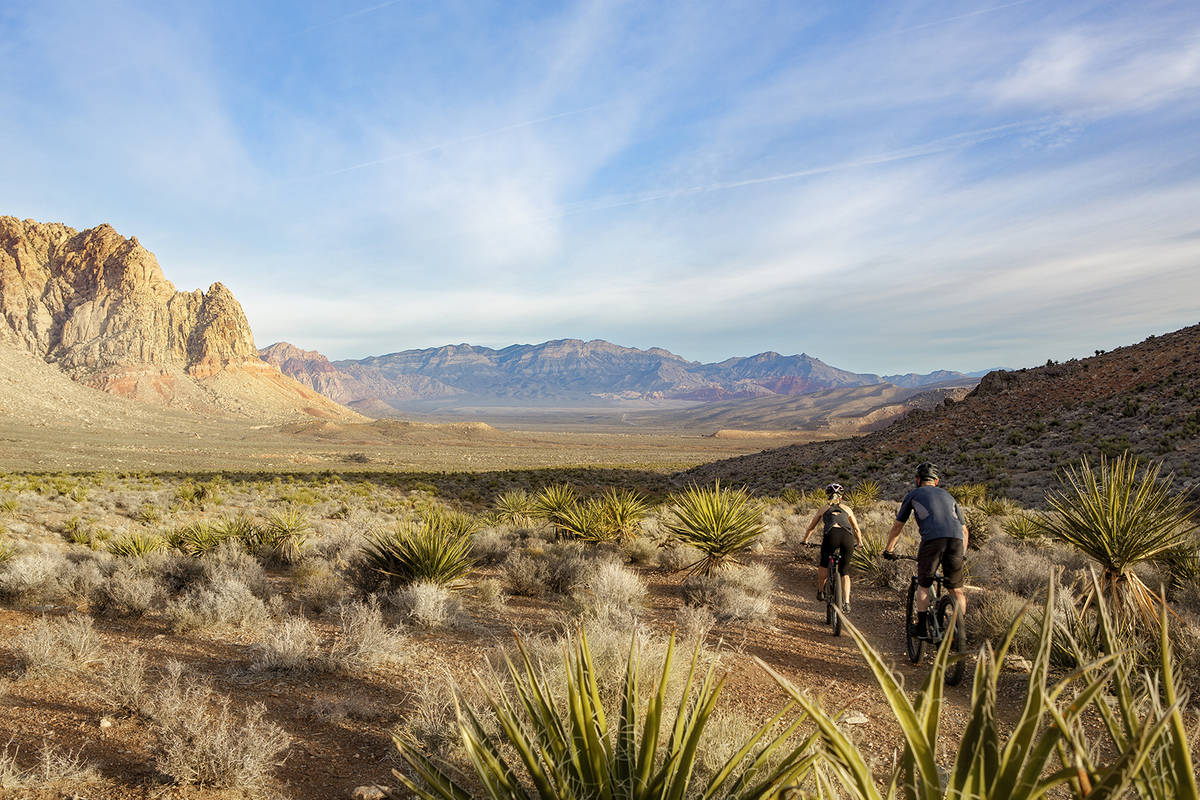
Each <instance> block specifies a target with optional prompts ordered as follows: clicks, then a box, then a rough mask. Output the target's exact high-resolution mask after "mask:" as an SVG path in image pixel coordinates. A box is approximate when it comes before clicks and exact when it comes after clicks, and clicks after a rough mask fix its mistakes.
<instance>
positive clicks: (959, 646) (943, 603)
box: [937, 594, 967, 686]
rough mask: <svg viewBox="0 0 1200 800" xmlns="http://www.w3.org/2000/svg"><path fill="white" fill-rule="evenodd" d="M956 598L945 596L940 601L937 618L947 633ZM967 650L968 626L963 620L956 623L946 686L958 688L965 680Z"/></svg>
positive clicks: (947, 668)
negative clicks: (965, 654) (965, 655)
mask: <svg viewBox="0 0 1200 800" xmlns="http://www.w3.org/2000/svg"><path fill="white" fill-rule="evenodd" d="M953 608H954V596H953V595H951V594H945V595H943V596H942V597H941V599H939V600H938V604H937V618H938V624H939V625H940V626H941V627H942V630H943V631H945V630H947V629H948V628H949V627H950V616H951V614H952V613H953V611H952V609H953ZM966 650H967V626H966V625H964V624H963V620H962V619H961V618H959V619H956V620H955V621H954V638H953V639H952V640H951V641H950V653H951V661H950V664H949V665H948V666H947V667H946V685H948V686H957V685H958V684H959V683H960V682H962V679H963V673H964V672H965V671H966V668H967V665H966V658H965V657H964V653H965V652H966Z"/></svg>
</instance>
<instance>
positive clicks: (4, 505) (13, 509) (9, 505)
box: [0, 497, 21, 514]
mask: <svg viewBox="0 0 1200 800" xmlns="http://www.w3.org/2000/svg"><path fill="white" fill-rule="evenodd" d="M20 507H21V503H20V502H19V501H18V500H17V498H15V497H3V498H0V513H4V514H15V513H17V509H19V508H20Z"/></svg>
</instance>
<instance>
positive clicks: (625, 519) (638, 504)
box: [599, 486, 650, 542]
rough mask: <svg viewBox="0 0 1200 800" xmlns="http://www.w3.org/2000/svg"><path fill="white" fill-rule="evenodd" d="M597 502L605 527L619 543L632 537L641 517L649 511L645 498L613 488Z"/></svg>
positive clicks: (635, 493) (606, 491) (605, 491)
mask: <svg viewBox="0 0 1200 800" xmlns="http://www.w3.org/2000/svg"><path fill="white" fill-rule="evenodd" d="M599 502H600V506H601V510H602V513H603V516H604V524H605V527H606V528H608V530H609V531H610V532H611V534H612V538H614V539H616V540H617V541H619V542H627V541H629V540H630V539H632V538H633V537H634V535H635V534H636V533H637V531H638V525H639V523H641V521H642V517H644V516H646V512H648V511H649V510H650V506H649V504H647V503H646V498H645V497H644V496H642V495H641V494H640V493H638V492H635V491H631V490H629V489H618V488H616V487H614V486H610V487H609V488H607V489H605V490H604V492H603V493H602V494H601V495H600V501H599Z"/></svg>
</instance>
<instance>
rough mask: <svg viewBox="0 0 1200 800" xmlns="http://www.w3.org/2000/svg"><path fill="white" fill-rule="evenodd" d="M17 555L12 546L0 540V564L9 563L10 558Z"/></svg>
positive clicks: (15, 549)
mask: <svg viewBox="0 0 1200 800" xmlns="http://www.w3.org/2000/svg"><path fill="white" fill-rule="evenodd" d="M16 554H17V548H16V547H14V546H13V545H12V544H10V543H8V542H5V541H3V540H0V564H3V563H4V562H5V561H11V560H12V557H13V556H15V555H16Z"/></svg>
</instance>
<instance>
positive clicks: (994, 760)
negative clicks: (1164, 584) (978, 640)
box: [756, 583, 1196, 800]
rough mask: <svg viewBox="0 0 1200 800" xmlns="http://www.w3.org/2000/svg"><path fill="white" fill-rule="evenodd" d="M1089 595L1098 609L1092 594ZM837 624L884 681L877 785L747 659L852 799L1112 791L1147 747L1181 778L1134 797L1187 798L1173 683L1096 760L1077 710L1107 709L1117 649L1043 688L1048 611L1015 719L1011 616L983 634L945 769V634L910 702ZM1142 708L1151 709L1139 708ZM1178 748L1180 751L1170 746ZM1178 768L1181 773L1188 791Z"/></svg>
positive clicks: (1123, 785) (820, 718)
mask: <svg viewBox="0 0 1200 800" xmlns="http://www.w3.org/2000/svg"><path fill="white" fill-rule="evenodd" d="M1098 602H1099V603H1100V604H1101V605H1103V599H1102V598H1101V599H1100V600H1099V601H1098ZM1046 606H1047V607H1048V608H1053V607H1054V586H1053V583H1051V585H1050V587H1049V588H1048V589H1047V597H1046ZM843 624H844V627H845V628H846V630H848V631H849V632H850V635H851V636H852V637H853V638H854V641H855V643H856V644H857V645H858V647H859V650H861V651H862V654H863V656H864V657H865V658H866V660H867V663H868V665H869V666H870V668H871V671H872V672H873V673H874V676H875V679H876V681H877V682H878V683H879V685H880V688H882V689H883V692H884V695H885V696H886V698H887V700H888V703H889V705H890V706H891V709H892V713H893V714H894V715H895V717H896V721H897V722H898V723H899V727H900V730H901V733H902V735H903V739H904V752H903V755H902V757H901V759H900V762H899V763H898V765H897V766H896V768H895V771H894V772H893V775H892V778H891V781H890V783H889V784H888V786H887V788H886V789H881V788H880V786H879V785H878V784H877V783H876V781H875V776H874V774H873V773H872V770H871V767H870V765H869V762H868V759H867V757H866V754H865V753H863V752H862V751H861V750H860V749H859V747H858V745H857V744H855V742H854V741H853V740H852V739H851V738H850V737H848V736H847V735H846V734H845V733H844V732H843V731H842V729H841V728H840V727H839V726H838V724H837V721H836V719H835V718H834V717H832V716H830V715H829V714H827V713H826V712H825V711H824V710H823V709H822V708H821V707H820V706H819V705H818V704H817V703H816V702H815V701H814V700H812V698H811V697H810V696H809V695H808V694H807V693H805V692H801V691H800V690H799V689H797V688H796V687H795V686H793V685H792V684H791V683H790V682H789V681H788V680H787V679H786V678H784V677H783V676H781V675H779V674H778V673H776V672H775V671H774V670H772V669H771V668H770V667H768V666H767V665H766V664H765V663H763V662H762V661H761V660H758V659H756V660H758V662H759V665H760V666H762V667H763V669H765V670H766V671H767V672H769V673H770V674H771V675H772V676H773V677H774V678H775V680H776V681H777V682H778V683H779V685H780V686H782V687H783V689H784V691H785V692H787V694H788V696H789V697H791V698H792V700H793V701H794V702H796V703H797V704H798V705H799V706H800V707H801V708H802V709H804V711H805V712H807V713H808V714H809V715H810V717H811V718H812V719H813V721H814V722H815V723H816V725H817V727H818V729H819V731H820V736H821V740H822V743H823V746H824V751H825V755H824V760H825V762H826V763H827V764H828V766H829V768H830V770H831V772H832V774H833V776H834V780H835V781H836V783H837V784H838V785H839V786H840V788H841V789H843V790H844V791H845V792H846V793H847V794H848V795H849V796H850V797H852V798H861V799H862V800H883V798H888V800H892V799H893V798H896V797H897V796H898V795H902V796H903V797H905V798H909V799H910V800H942V798H972V800H993V798H994V799H995V800H1001V798H1003V800H1034V799H1035V798H1043V797H1045V796H1046V795H1047V793H1049V792H1051V791H1058V792H1067V793H1068V794H1069V796H1073V797H1077V798H1115V797H1118V796H1121V794H1122V792H1123V791H1125V789H1127V788H1128V787H1129V786H1130V785H1131V784H1134V785H1136V781H1135V776H1136V775H1138V774H1140V773H1141V772H1143V771H1145V770H1146V769H1147V768H1148V767H1149V765H1150V764H1151V762H1152V760H1153V759H1154V758H1155V755H1156V754H1160V755H1162V756H1164V757H1166V756H1167V755H1169V756H1170V757H1175V758H1180V759H1181V760H1180V762H1179V763H1178V764H1171V765H1170V769H1171V772H1172V776H1171V780H1172V781H1173V783H1172V789H1176V788H1177V787H1180V786H1182V787H1183V788H1184V791H1183V792H1180V793H1164V794H1149V795H1143V797H1144V798H1145V800H1167V798H1174V797H1189V798H1195V796H1196V794H1195V776H1194V775H1192V774H1191V761H1190V758H1189V757H1187V753H1186V750H1187V738H1186V731H1184V730H1183V729H1182V723H1181V718H1180V717H1179V709H1178V705H1177V703H1176V697H1175V695H1174V694H1173V693H1172V690H1164V693H1163V696H1162V697H1163V700H1165V702H1163V703H1160V705H1159V706H1157V707H1155V706H1154V705H1153V704H1149V705H1144V706H1143V707H1142V708H1141V710H1140V712H1138V711H1135V710H1134V709H1132V704H1131V705H1130V708H1131V713H1132V714H1133V715H1132V716H1131V718H1130V720H1129V728H1128V730H1129V731H1131V732H1133V734H1132V735H1129V736H1124V735H1122V734H1120V733H1117V734H1114V741H1115V742H1116V743H1117V744H1118V747H1117V749H1116V751H1115V752H1112V754H1111V755H1110V756H1109V760H1108V761H1107V762H1106V763H1101V762H1099V761H1098V760H1097V758H1098V757H1097V756H1096V755H1095V753H1096V752H1097V751H1096V749H1095V748H1094V747H1093V746H1092V743H1091V742H1089V740H1088V739H1087V736H1086V734H1085V732H1084V726H1083V725H1082V723H1081V717H1082V715H1083V713H1084V712H1085V711H1087V710H1088V709H1089V707H1091V708H1095V709H1097V710H1098V711H1100V713H1101V715H1105V712H1104V711H1103V710H1101V709H1104V708H1107V707H1108V701H1107V700H1106V699H1105V698H1104V697H1103V696H1102V692H1103V691H1104V690H1105V689H1106V688H1107V687H1109V686H1110V685H1114V678H1118V677H1119V675H1120V663H1121V662H1120V659H1121V658H1122V654H1121V653H1119V652H1118V653H1114V654H1112V655H1109V656H1106V657H1104V658H1101V659H1098V660H1094V661H1091V662H1089V663H1088V664H1087V666H1086V667H1085V668H1082V669H1080V670H1077V671H1075V672H1073V673H1071V674H1069V675H1066V676H1065V677H1063V678H1061V679H1060V680H1059V681H1058V683H1056V684H1054V685H1053V686H1050V685H1049V679H1050V652H1051V642H1052V639H1053V637H1054V623H1053V615H1051V614H1044V615H1043V616H1042V620H1041V625H1040V628H1039V634H1038V646H1037V651H1036V653H1035V655H1034V657H1033V659H1032V669H1031V671H1030V674H1029V676H1028V679H1027V687H1026V692H1025V702H1024V706H1023V708H1022V710H1021V713H1020V715H1019V716H1018V717H1017V718H1016V720H1015V721H1014V722H1013V723H1012V724H1011V725H1005V726H1003V729H1002V726H1001V725H1000V724H999V722H998V719H997V710H998V699H997V698H998V683H999V673H1000V665H1001V664H1002V663H1003V662H1004V657H1005V655H1006V653H1007V651H1008V648H1009V646H1010V645H1011V643H1012V640H1013V637H1014V636H1015V635H1016V632H1017V629H1018V626H1019V625H1020V618H1018V619H1017V621H1015V622H1014V623H1013V626H1012V628H1011V629H1010V631H1009V634H1008V636H1007V637H1005V639H1004V641H1003V643H1002V644H1001V645H1000V647H999V648H998V649H997V650H995V651H994V652H993V650H992V648H991V646H990V645H989V644H987V643H986V642H985V643H984V645H983V646H982V647H981V648H980V650H979V654H978V658H977V660H976V664H975V681H974V686H973V687H972V692H971V706H970V710H969V712H968V716H967V724H966V726H965V727H964V730H963V733H962V736H961V738H960V740H959V743H958V748H957V751H956V752H955V753H954V756H953V761H952V763H951V764H950V765H949V769H948V771H946V772H942V771H941V770H940V766H941V765H939V763H938V760H937V754H938V752H939V745H938V727H939V723H940V717H941V709H942V706H943V693H942V686H943V680H944V677H945V672H946V669H947V666H948V665H949V663H950V658H951V656H950V642H951V637H950V636H947V637H946V638H945V639H944V640H943V642H942V646H941V647H940V648H939V649H938V652H937V655H936V657H935V659H934V663H933V667H932V669H931V670H930V673H929V675H928V677H927V678H926V680H925V682H924V684H923V685H922V687H921V689H920V691H919V692H918V693H917V697H916V700H915V702H914V701H912V700H910V699H909V697H908V695H906V694H905V692H904V688H903V685H902V683H901V679H900V678H899V676H897V675H896V674H894V673H893V672H892V671H891V669H890V668H889V667H888V666H887V661H886V659H885V658H884V657H883V656H882V654H880V653H879V652H878V651H877V650H875V648H873V647H872V646H871V645H870V643H869V642H867V640H866V638H865V637H864V636H863V634H862V633H861V632H860V631H859V630H858V629H857V628H855V627H854V626H853V625H852V624H851V623H850V622H849V621H845V622H844V623H843ZM1163 625H1164V627H1165V619H1164V620H1163ZM1168 666H1169V664H1168ZM1167 674H1170V673H1169V670H1168V671H1167ZM1172 680H1173V679H1172ZM1116 683H1120V681H1119V680H1118V681H1116ZM1168 698H1169V699H1168ZM1147 710H1148V712H1149V713H1144V712H1146V711H1147ZM1116 716H1117V714H1116V712H1113V711H1109V712H1108V714H1107V717H1108V718H1112V719H1113V720H1114V722H1115V721H1116V719H1115V718H1116ZM1176 730H1177V732H1171V731H1176ZM1005 731H1009V732H1007V733H1006V732H1005ZM1180 745H1182V748H1183V751H1184V752H1183V753H1180V752H1179V747H1180ZM1185 772H1186V773H1187V774H1188V775H1191V784H1190V794H1189V793H1187V788H1188V787H1187V783H1186V777H1185V775H1184V774H1183V773H1185ZM943 775H944V783H943V778H942V776H943Z"/></svg>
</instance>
